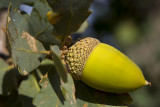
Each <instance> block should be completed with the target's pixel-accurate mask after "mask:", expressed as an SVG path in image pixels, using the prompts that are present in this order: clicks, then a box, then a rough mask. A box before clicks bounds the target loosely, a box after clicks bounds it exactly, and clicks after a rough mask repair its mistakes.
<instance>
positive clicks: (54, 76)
mask: <svg viewBox="0 0 160 107" xmlns="http://www.w3.org/2000/svg"><path fill="white" fill-rule="evenodd" d="M48 79H49V81H50V84H51V86H52V88H53V89H54V91H55V93H56V95H57V97H58V98H59V99H60V101H61V103H62V104H64V100H65V98H64V96H63V93H62V90H61V88H60V84H61V83H60V76H59V74H58V73H57V71H56V68H55V67H54V66H52V71H50V72H48Z"/></svg>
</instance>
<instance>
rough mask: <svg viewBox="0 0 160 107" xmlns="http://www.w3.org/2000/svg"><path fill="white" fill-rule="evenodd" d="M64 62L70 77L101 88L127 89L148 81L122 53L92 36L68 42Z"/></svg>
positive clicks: (135, 87)
mask: <svg viewBox="0 0 160 107" xmlns="http://www.w3.org/2000/svg"><path fill="white" fill-rule="evenodd" d="M65 62H66V64H67V66H68V69H69V72H70V73H71V75H72V76H73V78H74V79H76V80H82V81H83V82H84V83H86V84H87V85H89V86H90V87H92V88H95V89H97V90H101V91H104V92H112V93H127V92H130V91H134V90H136V89H138V88H140V87H142V86H144V85H150V84H151V83H149V82H147V81H146V80H145V78H144V76H143V73H142V71H141V70H140V68H139V67H138V66H137V65H136V64H135V63H134V62H133V61H132V60H130V59H129V58H128V57H127V56H126V55H124V54H123V53H121V52H120V51H119V50H117V49H116V48H114V47H112V46H110V45H108V44H104V43H100V41H99V40H97V39H95V38H91V37H87V38H84V39H82V40H80V41H78V42H76V43H75V44H74V45H72V46H71V47H70V48H69V49H68V53H67V55H66V56H65Z"/></svg>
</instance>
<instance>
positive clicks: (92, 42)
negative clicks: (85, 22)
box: [65, 37, 100, 80]
mask: <svg viewBox="0 0 160 107" xmlns="http://www.w3.org/2000/svg"><path fill="white" fill-rule="evenodd" d="M99 43H100V41H99V40H97V39H94V38H91V37H87V38H84V39H81V40H80V41H78V42H76V43H75V44H74V45H72V46H71V47H70V48H69V50H68V54H67V55H66V58H65V61H66V63H67V66H68V69H69V72H70V73H71V75H72V76H73V78H74V79H76V80H80V78H81V75H82V71H83V68H84V66H85V63H86V60H87V58H88V57H89V55H90V53H91V52H92V50H93V49H94V47H95V46H96V45H97V44H99Z"/></svg>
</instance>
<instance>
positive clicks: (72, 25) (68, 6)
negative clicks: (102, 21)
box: [47, 0, 93, 41]
mask: <svg viewBox="0 0 160 107" xmlns="http://www.w3.org/2000/svg"><path fill="white" fill-rule="evenodd" d="M92 1H93V0H47V2H48V3H49V5H50V6H51V8H52V10H53V12H50V13H48V15H47V17H48V19H49V21H50V23H52V25H53V26H54V33H55V35H56V36H58V38H60V39H61V40H62V41H63V40H64V39H65V38H66V37H67V36H69V35H70V34H71V33H74V32H76V31H77V30H78V29H79V28H80V26H81V25H82V24H83V23H84V21H85V20H86V19H87V18H88V16H89V15H90V14H91V11H90V10H89V7H90V4H91V3H92ZM55 20H56V21H55Z"/></svg>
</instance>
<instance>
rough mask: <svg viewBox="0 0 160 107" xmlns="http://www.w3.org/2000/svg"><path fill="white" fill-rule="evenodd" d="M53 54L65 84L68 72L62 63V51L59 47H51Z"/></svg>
mask: <svg viewBox="0 0 160 107" xmlns="http://www.w3.org/2000/svg"><path fill="white" fill-rule="evenodd" d="M51 54H52V57H53V61H54V64H55V67H56V70H57V72H58V74H59V75H60V77H61V78H62V80H63V81H64V82H67V70H66V67H65V66H64V64H63V63H62V61H61V58H60V55H61V51H60V49H59V47H58V46H57V45H54V46H51Z"/></svg>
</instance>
